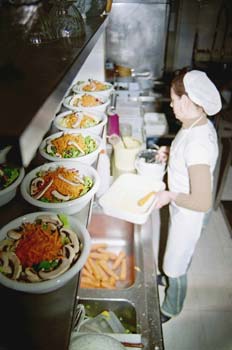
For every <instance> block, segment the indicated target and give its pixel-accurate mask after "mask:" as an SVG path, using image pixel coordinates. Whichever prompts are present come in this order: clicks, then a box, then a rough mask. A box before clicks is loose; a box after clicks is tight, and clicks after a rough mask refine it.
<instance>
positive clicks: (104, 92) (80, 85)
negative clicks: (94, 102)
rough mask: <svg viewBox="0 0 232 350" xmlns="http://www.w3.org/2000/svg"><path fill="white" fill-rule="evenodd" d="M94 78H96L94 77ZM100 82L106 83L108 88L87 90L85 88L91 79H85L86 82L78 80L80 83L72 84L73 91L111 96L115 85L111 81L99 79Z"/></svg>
mask: <svg viewBox="0 0 232 350" xmlns="http://www.w3.org/2000/svg"><path fill="white" fill-rule="evenodd" d="M93 80H94V79H93ZM97 81H98V82H100V83H102V84H104V85H105V86H107V89H106V90H93V91H86V90H84V89H85V87H86V86H87V85H89V81H84V82H78V83H76V84H74V85H73V86H72V89H73V91H74V92H76V93H80V92H81V93H87V94H96V95H99V96H107V97H108V96H110V94H111V93H112V91H113V89H114V88H113V85H112V84H110V83H107V82H105V81H104V82H103V81H99V80H97Z"/></svg>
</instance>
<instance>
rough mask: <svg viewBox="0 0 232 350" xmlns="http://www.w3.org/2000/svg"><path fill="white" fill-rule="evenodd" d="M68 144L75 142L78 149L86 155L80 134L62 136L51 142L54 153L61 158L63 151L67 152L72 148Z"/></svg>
mask: <svg viewBox="0 0 232 350" xmlns="http://www.w3.org/2000/svg"><path fill="white" fill-rule="evenodd" d="M70 142H75V143H76V144H78V145H79V147H80V148H81V149H82V150H83V151H84V152H85V153H87V151H88V147H87V145H86V144H85V137H84V136H83V135H81V134H78V135H75V134H64V135H62V136H60V137H57V138H55V139H53V140H51V143H52V144H53V145H54V146H55V148H56V152H57V153H58V154H60V155H61V156H63V153H64V152H65V151H68V150H70V149H72V148H73V145H72V144H70Z"/></svg>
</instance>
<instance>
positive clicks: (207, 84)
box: [183, 70, 222, 115]
mask: <svg viewBox="0 0 232 350" xmlns="http://www.w3.org/2000/svg"><path fill="white" fill-rule="evenodd" d="M183 83H184V87H185V91H186V92H187V94H188V96H189V98H190V99H191V100H192V101H193V102H194V103H196V104H197V105H199V106H201V107H202V108H203V109H204V111H205V113H206V114H207V115H214V114H216V113H218V112H219V111H220V109H221V108H222V103H221V97H220V94H219V92H218V90H217V88H216V86H215V85H214V84H213V83H212V81H211V80H210V79H209V78H208V77H207V75H206V74H205V73H204V72H201V71H199V70H192V71H190V72H187V73H186V74H185V76H184V79H183Z"/></svg>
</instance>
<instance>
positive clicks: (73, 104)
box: [63, 93, 110, 112]
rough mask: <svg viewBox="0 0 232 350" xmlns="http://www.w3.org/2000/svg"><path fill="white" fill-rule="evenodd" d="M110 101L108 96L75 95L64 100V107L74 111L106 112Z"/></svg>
mask: <svg viewBox="0 0 232 350" xmlns="http://www.w3.org/2000/svg"><path fill="white" fill-rule="evenodd" d="M109 103H110V100H109V98H108V97H107V96H99V95H97V94H87V93H74V94H72V95H70V96H67V97H65V98H64V101H63V105H64V106H65V107H66V108H68V109H71V110H72V111H80V110H82V111H100V112H105V111H106V108H107V106H108V105H109Z"/></svg>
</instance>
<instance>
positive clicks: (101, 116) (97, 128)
mask: <svg viewBox="0 0 232 350" xmlns="http://www.w3.org/2000/svg"><path fill="white" fill-rule="evenodd" d="M72 113H73V112H70V111H66V112H63V113H60V114H58V115H57V116H56V118H55V119H54V125H55V127H56V128H57V129H58V130H63V131H76V132H78V131H83V130H86V131H87V130H88V131H90V132H92V133H93V134H96V135H101V133H102V130H103V126H104V125H105V124H106V123H107V116H106V114H105V113H103V112H97V111H94V112H91V111H90V112H89V111H85V112H84V113H85V114H86V115H88V116H90V117H93V118H94V119H96V120H97V121H98V124H96V125H94V126H91V127H89V128H78V127H77V128H71V129H70V128H66V127H64V126H62V125H61V124H60V122H61V120H62V119H63V118H64V117H66V116H68V115H69V114H72ZM77 113H78V111H77ZM80 113H83V111H80Z"/></svg>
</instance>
